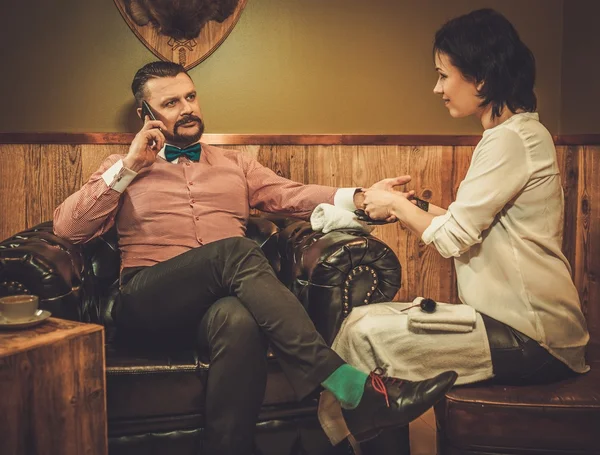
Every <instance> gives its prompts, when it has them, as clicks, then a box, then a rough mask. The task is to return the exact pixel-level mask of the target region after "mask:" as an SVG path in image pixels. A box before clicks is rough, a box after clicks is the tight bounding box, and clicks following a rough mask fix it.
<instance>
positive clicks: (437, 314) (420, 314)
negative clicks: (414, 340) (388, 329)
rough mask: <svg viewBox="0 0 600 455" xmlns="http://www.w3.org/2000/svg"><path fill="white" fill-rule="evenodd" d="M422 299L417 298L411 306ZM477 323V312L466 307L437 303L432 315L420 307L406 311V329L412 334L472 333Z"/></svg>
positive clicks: (417, 303)
mask: <svg viewBox="0 0 600 455" xmlns="http://www.w3.org/2000/svg"><path fill="white" fill-rule="evenodd" d="M422 300H423V297H417V298H416V299H415V300H414V301H413V305H419V304H420V303H421V301H422ZM476 321H477V312H476V311H475V309H474V308H473V307H470V306H468V305H453V304H450V303H438V304H437V305H436V307H435V311H434V312H433V313H426V312H425V311H422V310H421V308H420V307H418V306H417V307H415V308H411V309H410V310H408V329H409V330H410V331H412V332H419V331H429V332H459V333H466V332H472V331H473V329H474V328H475V322H476Z"/></svg>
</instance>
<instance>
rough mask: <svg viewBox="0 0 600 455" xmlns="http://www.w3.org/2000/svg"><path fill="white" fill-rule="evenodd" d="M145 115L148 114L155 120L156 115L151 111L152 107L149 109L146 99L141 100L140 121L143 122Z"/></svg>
mask: <svg viewBox="0 0 600 455" xmlns="http://www.w3.org/2000/svg"><path fill="white" fill-rule="evenodd" d="M146 116H148V118H150V120H156V117H155V116H154V114H153V113H152V109H150V106H148V103H146V101H142V122H144V123H145V122H146Z"/></svg>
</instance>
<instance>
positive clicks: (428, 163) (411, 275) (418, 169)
mask: <svg viewBox="0 0 600 455" xmlns="http://www.w3.org/2000/svg"><path fill="white" fill-rule="evenodd" d="M408 165H409V167H408V169H407V170H408V173H409V174H410V175H411V176H412V181H411V184H410V185H409V186H408V187H409V188H411V189H415V190H416V191H417V196H419V197H422V198H423V199H426V200H428V201H430V202H432V203H433V204H435V205H438V206H447V205H448V203H449V202H450V198H449V194H450V193H451V189H452V172H450V170H451V169H452V148H451V147H441V146H428V147H413V148H412V149H411V150H410V154H409V160H408ZM406 245H407V249H408V259H409V261H408V263H407V266H408V270H407V275H408V284H409V296H408V298H409V300H412V299H414V298H415V297H417V296H423V297H430V298H433V299H434V300H438V301H442V302H453V301H455V298H454V296H453V295H451V294H450V292H452V291H453V290H454V285H453V281H454V276H453V273H452V264H451V260H450V259H445V258H443V257H442V256H440V254H439V253H438V252H437V250H436V249H435V248H434V247H432V246H428V245H425V243H424V242H423V241H422V240H421V239H420V238H418V237H417V236H415V235H413V234H410V233H409V234H408V236H407V244H406Z"/></svg>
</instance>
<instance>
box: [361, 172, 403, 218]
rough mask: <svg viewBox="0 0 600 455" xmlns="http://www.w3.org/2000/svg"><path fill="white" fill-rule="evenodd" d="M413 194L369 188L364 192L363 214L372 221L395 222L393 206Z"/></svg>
mask: <svg viewBox="0 0 600 455" xmlns="http://www.w3.org/2000/svg"><path fill="white" fill-rule="evenodd" d="M390 180H391V179H390ZM414 193H415V192H414V191H412V190H411V191H409V192H406V193H402V192H400V191H389V190H384V189H372V188H369V189H368V190H366V191H365V199H364V202H363V204H364V206H365V209H364V210H365V213H366V214H367V215H369V216H370V217H371V218H373V219H374V220H386V221H395V220H396V215H395V213H394V211H395V210H394V209H395V206H396V205H397V204H399V203H401V201H402V199H408V198H409V197H410V196H412V195H413V194H414Z"/></svg>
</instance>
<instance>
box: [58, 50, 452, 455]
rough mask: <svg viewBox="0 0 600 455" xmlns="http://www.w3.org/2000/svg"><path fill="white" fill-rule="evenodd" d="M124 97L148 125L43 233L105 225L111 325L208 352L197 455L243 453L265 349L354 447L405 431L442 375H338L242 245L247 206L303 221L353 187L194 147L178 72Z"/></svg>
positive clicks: (190, 101) (294, 307)
mask: <svg viewBox="0 0 600 455" xmlns="http://www.w3.org/2000/svg"><path fill="white" fill-rule="evenodd" d="M132 90H133V93H134V96H135V98H136V101H137V104H138V106H140V108H138V114H140V115H141V112H142V111H141V106H142V103H143V101H145V102H147V103H148V104H149V106H150V108H151V109H152V112H153V113H154V115H155V116H156V120H151V119H149V118H147V117H146V118H144V121H145V123H144V126H143V127H142V129H141V130H140V131H139V132H138V133H137V135H136V136H135V138H134V140H133V142H132V143H131V146H130V147H129V151H128V153H127V155H126V156H121V155H112V156H110V157H108V158H107V159H106V161H105V162H104V163H103V164H102V165H101V167H100V169H99V170H98V171H97V172H96V173H94V174H93V175H92V176H91V177H90V179H89V181H88V182H87V183H86V184H85V185H84V186H83V187H82V188H81V189H80V190H79V191H78V192H76V193H75V194H73V195H71V196H70V197H69V198H67V199H66V200H65V201H64V202H63V203H62V204H61V205H60V206H59V207H58V208H57V209H56V211H55V213H54V230H55V232H56V234H57V235H59V236H62V237H66V238H68V239H69V240H71V241H74V242H87V241H89V240H90V239H92V238H94V237H96V236H98V235H101V234H103V233H104V232H106V231H107V230H108V229H110V228H111V226H113V225H114V224H116V227H117V230H118V234H119V248H120V250H121V261H122V272H121V288H120V292H121V294H120V302H119V304H118V306H117V308H116V314H115V317H116V323H117V326H118V327H119V328H120V330H123V331H124V333H128V334H132V335H133V336H134V337H138V338H139V339H144V337H152V338H153V339H161V340H165V342H171V341H173V339H178V340H179V339H186V338H187V337H189V335H190V334H197V335H195V336H197V341H198V342H199V343H200V344H203V345H206V346H207V347H208V351H209V354H210V359H211V367H210V371H209V375H208V384H207V394H206V396H207V401H206V443H207V447H208V450H207V453H210V454H243V455H248V454H249V453H251V446H252V442H253V432H254V426H255V423H256V419H257V416H258V412H259V409H260V405H261V403H262V399H263V395H264V390H265V384H266V363H265V361H266V357H265V352H266V345H267V341H269V342H270V343H271V345H272V346H273V349H274V351H275V352H276V354H277V358H278V360H279V362H280V363H281V365H282V368H283V370H284V372H285V374H286V376H287V377H288V379H289V380H290V382H291V384H292V386H293V388H294V390H295V392H296V394H297V396H298V398H299V399H301V398H303V397H305V396H306V395H308V394H309V393H311V392H312V391H314V390H315V389H316V388H317V387H319V386H320V385H322V386H323V387H325V389H327V390H329V391H330V392H331V393H332V394H333V396H335V397H336V398H337V399H338V400H339V401H340V402H341V404H342V407H343V408H345V411H344V413H345V414H344V415H345V417H346V419H347V421H348V426H349V429H350V430H351V431H353V432H354V434H355V436H356V437H358V438H360V437H361V435H363V436H364V434H366V433H371V432H372V431H373V430H377V429H379V428H384V427H388V426H395V425H405V424H407V423H408V422H409V421H410V420H412V419H414V418H416V417H418V415H420V414H421V413H423V412H424V411H426V410H427V409H428V408H429V407H430V406H432V405H433V404H434V403H435V402H436V401H437V400H438V399H440V398H441V397H442V396H443V394H444V393H445V392H446V391H447V390H448V389H449V388H450V387H451V386H452V384H453V383H454V380H455V379H456V374H455V373H454V372H446V373H444V374H442V375H439V376H437V377H436V378H433V379H431V380H427V381H423V382H418V383H401V382H400V384H402V385H400V386H399V385H398V384H399V382H395V383H394V385H391V382H390V385H385V386H378V385H379V384H382V382H381V381H382V379H381V378H380V377H379V376H377V375H373V374H372V375H371V380H370V381H367V378H368V376H367V375H366V374H364V373H362V372H359V371H358V370H356V369H354V368H352V367H350V366H349V365H347V364H345V363H344V362H343V361H342V360H341V359H340V357H339V356H338V355H337V354H335V353H334V352H333V351H332V350H331V349H330V348H329V347H327V346H326V344H325V343H324V341H323V339H322V338H321V337H320V335H319V334H318V333H317V332H316V330H315V328H314V326H313V324H312V322H311V320H310V319H309V317H308V315H307V314H306V312H305V311H304V308H303V307H302V306H301V304H300V303H299V302H298V300H297V299H296V298H295V297H294V295H293V294H292V293H291V292H290V291H289V290H288V289H287V288H285V286H283V285H282V284H281V283H280V281H279V280H278V279H277V277H276V276H275V274H274V272H273V270H272V269H271V267H270V266H269V263H268V261H267V260H266V258H265V257H264V255H263V254H262V252H261V250H260V248H259V247H258V245H257V244H256V243H255V242H253V241H251V240H249V239H247V238H245V236H244V234H245V225H246V221H247V218H248V212H249V207H253V208H259V209H261V210H265V211H268V212H277V213H283V214H289V215H294V216H299V217H305V218H306V217H308V216H309V215H310V213H311V212H312V210H313V209H314V208H315V206H316V205H318V204H319V203H321V202H329V203H331V202H335V203H336V204H337V205H341V206H345V207H348V208H352V209H354V208H356V206H358V205H360V200H359V198H360V197H361V195H360V194H358V195H357V194H356V190H355V189H354V188H346V189H339V190H338V189H335V188H331V187H325V186H318V185H302V184H299V183H295V182H292V181H290V180H287V179H284V178H282V177H279V176H278V175H276V174H275V173H274V172H272V171H270V170H269V169H267V168H265V167H263V166H262V165H260V164H259V163H258V162H257V161H256V160H253V159H251V158H249V157H248V156H246V155H245V154H243V153H240V152H237V151H231V150H224V149H219V148H217V147H212V146H209V145H207V144H203V143H200V142H199V140H200V138H201V137H202V133H203V131H204V124H203V121H202V117H201V113H200V107H199V104H198V99H197V94H196V89H195V87H194V83H193V82H192V80H191V78H190V77H189V76H188V74H187V73H186V72H185V71H184V69H183V68H182V67H181V66H179V65H177V64H174V63H170V62H154V63H150V64H148V65H146V66H144V67H143V68H141V69H140V70H139V71H138V72H137V74H136V75H135V77H134V80H133V84H132ZM408 180H409V177H399V178H396V179H387V180H384V181H382V182H379V183H377V184H376V185H375V188H379V189H389V190H391V189H392V187H393V186H394V185H398V184H403V183H406V182H407V181H408ZM374 386H375V387H374ZM376 389H378V390H379V392H377V391H376ZM390 402H391V404H389V403H390Z"/></svg>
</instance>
